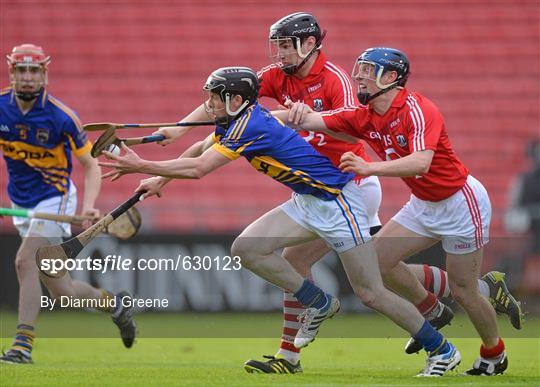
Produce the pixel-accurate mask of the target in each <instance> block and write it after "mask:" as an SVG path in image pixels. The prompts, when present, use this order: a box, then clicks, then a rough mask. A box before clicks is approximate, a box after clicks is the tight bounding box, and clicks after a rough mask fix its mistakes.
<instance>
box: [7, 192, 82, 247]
mask: <svg viewBox="0 0 540 387" xmlns="http://www.w3.org/2000/svg"><path fill="white" fill-rule="evenodd" d="M12 206H13V208H21V209H23V207H20V206H18V205H16V204H15V203H12ZM24 209H26V210H31V211H35V212H47V213H52V214H59V215H74V214H75V211H76V210H77V188H76V187H75V185H74V184H73V183H71V185H70V187H69V192H68V193H67V194H65V195H62V196H55V197H52V198H49V199H45V200H42V201H41V202H39V203H38V204H37V206H35V207H34V208H24ZM13 224H14V225H15V228H17V230H18V231H19V234H20V236H21V237H31V236H41V237H45V238H47V239H49V241H50V242H51V243H52V244H56V243H59V242H61V240H62V237H69V236H71V225H70V224H69V223H60V222H55V221H53V220H45V219H31V218H19V217H13Z"/></svg>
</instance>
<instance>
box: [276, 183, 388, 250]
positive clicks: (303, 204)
mask: <svg viewBox="0 0 540 387" xmlns="http://www.w3.org/2000/svg"><path fill="white" fill-rule="evenodd" d="M380 203H381V186H380V184H379V179H377V178H376V177H375V178H372V177H368V178H365V179H362V180H361V182H360V184H357V183H355V182H354V181H350V182H349V183H347V184H346V185H345V187H343V189H342V191H341V195H339V196H338V197H337V198H336V199H334V200H329V201H325V200H322V199H319V198H316V197H315V196H313V195H300V194H297V193H293V195H292V198H291V199H290V200H288V201H287V202H285V203H283V204H282V205H281V206H280V208H281V209H282V210H283V211H284V212H285V213H286V214H287V215H288V216H289V217H291V218H292V219H293V220H294V221H295V222H296V223H298V224H299V225H301V226H302V227H304V228H306V229H308V230H310V231H313V232H314V233H316V234H317V235H319V236H320V237H321V238H323V239H324V240H325V241H326V242H327V243H328V244H329V245H330V247H331V248H332V249H333V250H334V251H336V252H337V253H342V252H345V251H347V250H350V249H352V248H353V247H355V246H358V245H361V244H363V243H365V242H367V241H369V240H371V236H370V234H369V229H370V228H371V227H372V226H377V225H380V222H379V218H378V211H379V205H380Z"/></svg>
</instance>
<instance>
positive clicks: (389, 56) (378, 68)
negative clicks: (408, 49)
mask: <svg viewBox="0 0 540 387" xmlns="http://www.w3.org/2000/svg"><path fill="white" fill-rule="evenodd" d="M364 63H367V64H371V65H373V66H374V71H375V79H374V80H375V82H376V85H377V87H378V88H379V89H381V91H379V92H377V93H375V94H373V95H369V94H367V93H358V100H359V101H360V103H362V104H365V103H367V102H368V101H370V100H372V99H373V98H375V97H377V96H379V95H381V94H383V93H386V92H387V91H389V90H391V89H393V88H395V87H398V86H401V87H403V86H405V84H406V83H407V79H408V78H409V71H410V65H409V59H408V58H407V56H406V55H405V53H404V52H402V51H400V50H397V49H395V48H389V47H373V48H368V49H367V50H365V51H364V52H363V53H362V54H360V56H359V57H358V59H357V60H356V63H355V65H354V69H353V74H352V78H353V80H356V79H357V78H358V77H359V71H360V66H361V65H362V64H364ZM387 71H395V72H396V73H397V78H396V80H395V81H394V82H393V83H391V84H388V85H382V84H381V82H380V81H381V77H382V76H383V74H384V73H386V72H387Z"/></svg>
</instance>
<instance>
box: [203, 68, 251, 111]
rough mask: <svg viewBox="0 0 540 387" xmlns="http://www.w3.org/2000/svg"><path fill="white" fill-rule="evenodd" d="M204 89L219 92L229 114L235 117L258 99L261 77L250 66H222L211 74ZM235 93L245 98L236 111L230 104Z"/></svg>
mask: <svg viewBox="0 0 540 387" xmlns="http://www.w3.org/2000/svg"><path fill="white" fill-rule="evenodd" d="M203 89H204V90H206V91H211V92H213V93H216V94H218V95H219V96H220V97H221V100H222V101H223V102H225V109H226V111H227V114H228V115H229V116H232V117H235V116H237V115H238V114H240V113H241V112H242V111H243V110H244V109H245V108H246V107H248V106H250V105H253V104H254V103H255V102H256V101H257V98H258V97H259V79H258V78H257V73H255V72H254V71H253V70H252V69H250V68H248V67H236V66H235V67H222V68H219V69H217V70H215V71H214V72H212V74H210V76H209V77H208V79H207V80H206V83H205V85H204V87H203ZM234 95H240V96H242V98H243V100H244V102H243V103H242V106H240V108H239V109H238V110H236V111H235V112H233V111H231V109H230V106H229V102H230V99H231V97H232V96H234Z"/></svg>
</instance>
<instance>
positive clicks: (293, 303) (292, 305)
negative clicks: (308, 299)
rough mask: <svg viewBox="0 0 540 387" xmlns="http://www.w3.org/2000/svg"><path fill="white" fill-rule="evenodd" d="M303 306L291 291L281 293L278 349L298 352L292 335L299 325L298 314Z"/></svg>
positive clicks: (294, 334) (302, 309)
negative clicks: (280, 323)
mask: <svg viewBox="0 0 540 387" xmlns="http://www.w3.org/2000/svg"><path fill="white" fill-rule="evenodd" d="M304 310H305V308H304V307H303V306H302V304H300V303H299V302H298V300H297V299H296V298H295V297H294V296H293V295H292V293H287V292H285V293H283V334H282V336H281V345H280V346H279V347H280V349H282V350H285V351H290V352H295V353H299V352H300V350H299V349H298V348H296V347H295V346H294V337H295V336H296V333H297V332H298V330H299V329H300V327H301V325H302V324H300V322H299V321H298V315H299V314H300V313H302V312H303V311H304Z"/></svg>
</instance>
